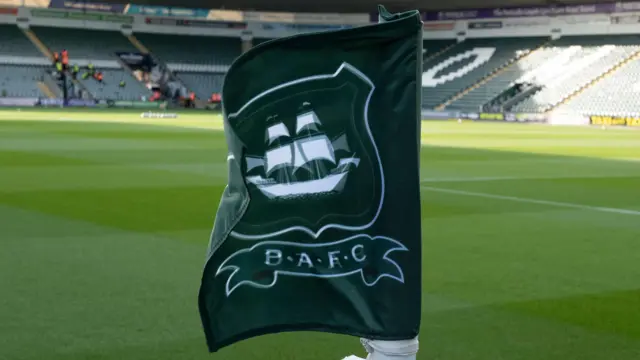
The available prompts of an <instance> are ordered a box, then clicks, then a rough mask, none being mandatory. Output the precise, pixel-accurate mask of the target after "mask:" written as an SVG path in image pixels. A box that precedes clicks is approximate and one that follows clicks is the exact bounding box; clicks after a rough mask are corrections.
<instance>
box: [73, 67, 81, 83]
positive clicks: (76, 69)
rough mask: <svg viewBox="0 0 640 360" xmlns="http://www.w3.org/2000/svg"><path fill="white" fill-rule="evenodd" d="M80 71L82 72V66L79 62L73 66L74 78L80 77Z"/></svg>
mask: <svg viewBox="0 0 640 360" xmlns="http://www.w3.org/2000/svg"><path fill="white" fill-rule="evenodd" d="M79 72H80V67H79V66H78V64H76V65H73V68H71V77H72V78H73V80H76V79H77V78H78V73H79Z"/></svg>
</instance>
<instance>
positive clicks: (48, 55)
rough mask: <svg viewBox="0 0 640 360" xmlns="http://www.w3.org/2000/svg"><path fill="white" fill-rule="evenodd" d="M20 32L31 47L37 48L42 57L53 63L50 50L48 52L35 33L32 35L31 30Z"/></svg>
mask: <svg viewBox="0 0 640 360" xmlns="http://www.w3.org/2000/svg"><path fill="white" fill-rule="evenodd" d="M22 32H23V33H24V35H25V36H26V37H27V38H28V39H29V40H30V41H31V42H32V43H33V45H34V46H35V47H36V48H38V50H40V52H41V53H42V55H44V57H46V58H47V59H49V60H50V61H53V54H52V53H51V50H49V48H48V47H47V46H46V45H45V44H44V43H43V42H42V40H40V38H38V36H37V35H36V33H34V32H33V31H32V30H31V29H22Z"/></svg>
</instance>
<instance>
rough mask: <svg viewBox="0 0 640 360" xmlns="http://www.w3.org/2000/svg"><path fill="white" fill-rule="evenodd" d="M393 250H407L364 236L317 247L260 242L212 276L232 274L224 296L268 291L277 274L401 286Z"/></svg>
mask: <svg viewBox="0 0 640 360" xmlns="http://www.w3.org/2000/svg"><path fill="white" fill-rule="evenodd" d="M394 251H407V248H406V247H405V246H404V245H403V244H401V243H400V242H398V241H396V240H393V239H391V238H388V237H384V236H375V237H371V236H368V235H364V234H361V235H355V236H352V237H349V238H346V239H343V240H339V241H334V242H328V243H320V244H301V243H295V242H287V241H263V242H259V243H257V244H255V245H254V246H252V247H250V248H246V249H242V250H239V251H237V252H235V253H234V254H232V255H231V256H229V257H228V258H227V259H226V260H225V261H224V262H223V263H222V264H221V265H220V267H219V268H218V271H217V272H216V276H218V275H220V274H221V273H224V272H227V271H232V273H231V275H229V278H228V279H227V284H226V294H227V296H229V295H231V293H232V292H233V291H234V290H236V289H237V288H239V287H240V286H243V285H247V286H252V287H256V288H263V289H268V288H271V287H273V286H275V285H276V283H277V282H278V276H279V275H282V276H297V277H312V278H336V277H344V276H351V275H356V274H358V275H360V276H361V277H362V282H363V283H364V284H365V285H366V286H374V285H375V284H376V283H377V282H378V281H379V280H380V279H382V278H385V277H388V278H391V279H394V280H396V281H399V282H401V283H404V274H403V272H402V268H401V267H400V266H399V265H398V264H397V263H396V262H395V261H393V260H392V259H391V258H389V254H390V253H392V252H394Z"/></svg>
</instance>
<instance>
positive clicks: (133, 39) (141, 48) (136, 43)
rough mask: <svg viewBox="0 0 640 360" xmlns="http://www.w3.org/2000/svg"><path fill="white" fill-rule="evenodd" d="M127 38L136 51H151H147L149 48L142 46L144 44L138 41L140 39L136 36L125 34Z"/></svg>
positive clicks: (147, 52)
mask: <svg viewBox="0 0 640 360" xmlns="http://www.w3.org/2000/svg"><path fill="white" fill-rule="evenodd" d="M127 39H129V42H131V45H133V46H135V47H136V49H138V51H140V52H141V53H143V54H149V53H151V51H149V49H147V47H146V46H144V44H142V42H140V40H138V38H136V37H135V36H133V35H127Z"/></svg>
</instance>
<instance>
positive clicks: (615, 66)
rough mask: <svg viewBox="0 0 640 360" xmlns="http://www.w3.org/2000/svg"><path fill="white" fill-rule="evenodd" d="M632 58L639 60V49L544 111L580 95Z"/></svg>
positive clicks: (548, 111)
mask: <svg viewBox="0 0 640 360" xmlns="http://www.w3.org/2000/svg"><path fill="white" fill-rule="evenodd" d="M634 60H640V50H638V51H636V52H635V53H633V54H631V55H630V56H629V57H627V58H625V59H622V60H621V61H620V62H618V63H617V64H615V65H614V66H613V67H611V68H610V69H609V70H607V71H605V72H603V73H602V74H600V75H598V76H597V77H595V78H594V79H593V80H591V81H589V82H588V83H586V84H584V85H583V86H581V87H580V88H578V89H577V90H576V91H574V92H572V93H571V94H569V95H567V96H566V97H565V98H564V99H562V100H560V101H559V102H558V103H556V104H555V105H553V106H551V107H549V108H548V109H546V111H545V113H550V112H551V111H553V110H555V109H557V108H558V107H559V106H561V105H564V104H566V103H568V102H569V101H571V100H572V99H573V98H575V97H576V96H578V95H580V94H581V93H582V92H584V91H585V90H587V89H588V88H590V87H592V86H593V85H595V84H597V83H598V82H600V81H601V80H603V79H604V78H606V77H608V76H609V75H611V74H613V73H614V72H616V71H618V70H620V69H621V68H622V67H623V66H625V65H626V64H628V63H630V62H631V61H634Z"/></svg>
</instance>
